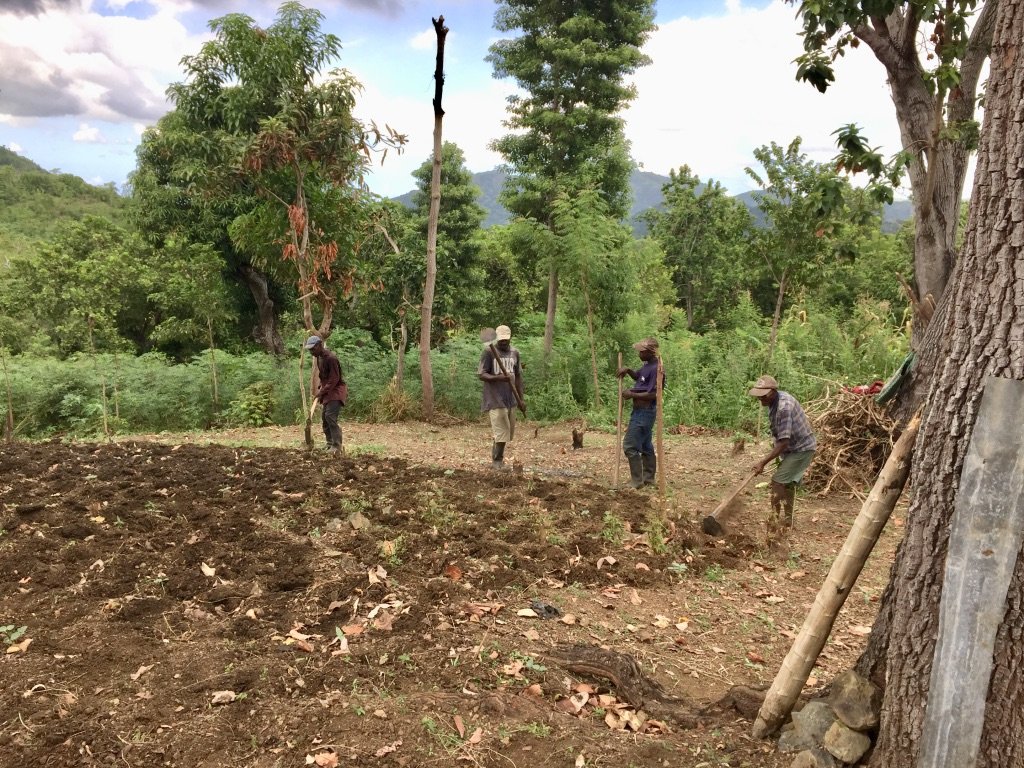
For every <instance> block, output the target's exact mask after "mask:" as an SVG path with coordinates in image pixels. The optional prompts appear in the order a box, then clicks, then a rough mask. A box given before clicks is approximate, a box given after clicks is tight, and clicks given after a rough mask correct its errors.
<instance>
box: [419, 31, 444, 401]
mask: <svg viewBox="0 0 1024 768" xmlns="http://www.w3.org/2000/svg"><path fill="white" fill-rule="evenodd" d="M431 21H432V22H433V24H434V32H435V33H436V35H437V57H436V59H435V67H434V99H433V104H434V162H433V166H432V169H431V174H430V211H429V214H428V218H427V274H426V277H425V278H424V280H423V303H422V304H420V384H421V387H422V390H423V418H424V419H425V420H427V421H430V420H431V419H432V418H434V371H433V369H432V368H431V365H430V326H431V323H432V322H433V320H432V318H433V313H434V284H435V281H436V278H437V220H438V217H439V216H440V212H441V148H442V143H441V121H442V119H443V118H444V109H442V108H441V96H442V93H443V92H444V41H445V38H446V37H447V36H448V27H446V26H445V25H444V16H438V17H437V18H436V19H434V18H431Z"/></svg>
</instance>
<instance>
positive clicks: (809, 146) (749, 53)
mask: <svg viewBox="0 0 1024 768" xmlns="http://www.w3.org/2000/svg"><path fill="white" fill-rule="evenodd" d="M728 7H729V11H730V13H729V15H727V16H722V17H717V18H710V17H705V18H701V19H686V18H683V19H678V20H675V21H670V22H667V23H662V24H661V25H660V28H659V30H658V31H657V32H655V33H654V35H652V37H651V39H650V41H649V42H648V44H647V46H646V48H645V51H646V52H647V54H648V55H649V56H650V57H651V58H652V59H653V63H652V64H651V65H649V66H647V67H645V68H643V69H642V70H640V71H639V72H638V73H637V74H636V77H635V83H636V85H637V88H638V90H639V96H638V98H637V100H636V101H635V102H634V103H633V104H632V105H631V107H630V108H629V109H628V110H627V112H626V115H625V116H626V120H627V129H626V134H627V138H629V139H630V141H631V142H632V150H633V156H634V157H635V158H636V159H637V161H639V162H640V163H642V164H643V166H644V168H645V169H646V170H650V171H654V172H656V173H668V171H669V170H670V169H672V168H678V167H679V166H680V165H682V164H684V163H685V164H687V165H689V166H690V168H691V169H692V170H693V171H694V172H695V173H696V174H697V175H699V176H700V177H701V179H703V180H707V179H709V178H715V179H717V180H719V181H721V182H722V183H723V184H724V185H725V186H726V187H728V188H729V190H730V191H731V192H734V193H736V192H741V191H743V190H745V189H749V188H751V186H752V182H751V180H750V179H749V178H748V177H747V176H746V175H745V173H744V171H743V169H744V167H746V166H749V165H754V163H755V161H754V157H753V150H754V149H755V148H756V147H758V146H761V145H763V144H768V143H769V142H771V141H775V142H777V143H779V144H783V145H785V144H788V143H789V142H790V141H791V140H792V139H794V138H795V137H796V136H801V137H802V138H803V149H804V151H805V152H807V154H808V155H809V156H810V157H811V158H812V159H814V160H818V161H819V162H821V161H825V160H828V159H830V158H831V157H833V156H834V155H835V154H836V148H835V142H834V137H833V136H831V133H832V132H833V131H834V130H836V128H838V127H839V126H840V125H843V124H846V123H850V122H856V123H858V124H859V125H861V126H862V127H863V129H864V133H865V134H866V135H867V136H868V137H869V139H870V140H871V143H872V144H873V145H882V147H883V151H884V152H885V153H886V154H894V153H895V152H896V151H897V150H898V149H899V147H900V142H899V132H898V129H897V126H896V118H895V115H894V114H893V107H892V101H891V99H890V96H889V92H888V88H887V86H886V84H885V75H884V70H883V68H882V66H881V64H879V63H878V62H877V61H876V60H875V59H874V57H873V56H872V55H871V54H870V53H869V52H868V51H866V50H859V51H852V52H851V53H850V54H849V55H848V56H847V57H845V58H844V59H841V60H840V61H839V62H838V64H837V67H836V82H835V84H834V85H833V86H832V87H831V88H830V89H829V91H828V93H826V94H820V93H818V92H817V91H816V90H814V89H813V88H812V87H811V86H810V85H808V84H806V83H800V82H797V81H796V79H795V74H796V65H795V64H793V59H795V58H796V57H797V56H798V55H799V54H800V52H801V50H802V49H801V43H800V39H799V37H798V32H799V25H798V22H797V21H796V20H795V19H794V16H793V9H792V7H791V6H788V5H786V4H784V3H772V4H770V5H769V6H767V7H766V8H764V9H762V10H750V9H744V8H741V7H740V6H739V3H733V2H730V3H729V4H728Z"/></svg>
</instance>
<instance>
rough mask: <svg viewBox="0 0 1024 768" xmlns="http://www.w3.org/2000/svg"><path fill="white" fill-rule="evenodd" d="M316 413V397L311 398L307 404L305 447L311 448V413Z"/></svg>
mask: <svg viewBox="0 0 1024 768" xmlns="http://www.w3.org/2000/svg"><path fill="white" fill-rule="evenodd" d="M314 413H316V398H313V403H312V405H310V406H309V413H307V414H306V447H307V448H309V450H313V414H314Z"/></svg>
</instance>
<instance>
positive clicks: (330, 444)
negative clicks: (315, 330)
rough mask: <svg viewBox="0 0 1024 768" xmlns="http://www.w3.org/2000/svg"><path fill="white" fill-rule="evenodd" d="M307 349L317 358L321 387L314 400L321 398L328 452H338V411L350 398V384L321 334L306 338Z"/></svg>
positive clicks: (339, 443)
mask: <svg viewBox="0 0 1024 768" xmlns="http://www.w3.org/2000/svg"><path fill="white" fill-rule="evenodd" d="M305 347H306V349H308V350H309V352H310V354H311V355H313V357H315V358H316V367H317V371H318V373H319V380H320V387H319V388H318V389H317V391H316V394H315V395H313V399H314V400H319V401H320V405H321V406H322V407H321V409H320V421H321V423H322V424H323V428H324V436H325V437H326V438H327V452H328V453H332V454H336V453H338V452H340V451H341V426H340V425H339V424H338V413H339V412H340V411H341V406H343V405H344V404H345V401H346V400H347V399H348V385H347V384H346V383H345V377H344V376H342V374H341V363H340V362H338V356H337V355H336V354H334V353H333V352H331V350H329V349H327V348H326V347H325V346H324V342H323V339H321V338H320V337H319V336H310V337H309V338H308V339H306V343H305Z"/></svg>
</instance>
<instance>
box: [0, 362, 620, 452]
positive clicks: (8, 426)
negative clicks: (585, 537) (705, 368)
mask: <svg viewBox="0 0 1024 768" xmlns="http://www.w3.org/2000/svg"><path fill="white" fill-rule="evenodd" d="M619 357H620V358H621V357H622V355H619ZM0 361H3V364H4V389H6V390H7V414H6V416H5V418H4V442H6V443H13V442H14V397H13V396H12V395H11V377H10V376H8V375H7V350H6V349H4V348H3V347H0ZM620 391H621V385H620ZM620 402H621V400H620Z"/></svg>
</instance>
